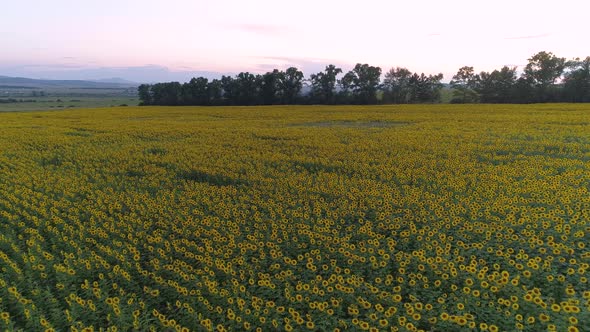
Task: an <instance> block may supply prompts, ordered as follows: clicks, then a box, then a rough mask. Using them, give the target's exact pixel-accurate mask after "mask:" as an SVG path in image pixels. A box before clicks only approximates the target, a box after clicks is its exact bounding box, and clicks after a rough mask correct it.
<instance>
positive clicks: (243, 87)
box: [234, 72, 263, 105]
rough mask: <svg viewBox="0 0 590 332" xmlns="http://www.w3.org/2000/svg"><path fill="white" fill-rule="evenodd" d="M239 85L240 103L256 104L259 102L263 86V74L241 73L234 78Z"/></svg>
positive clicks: (237, 85)
mask: <svg viewBox="0 0 590 332" xmlns="http://www.w3.org/2000/svg"><path fill="white" fill-rule="evenodd" d="M234 81H235V82H236V87H237V96H236V97H237V99H236V101H237V104H238V105H256V104H258V103H259V91H260V87H261V86H262V81H263V79H262V76H260V75H254V74H251V73H249V72H242V73H239V74H238V75H237V76H236V78H235V79H234Z"/></svg>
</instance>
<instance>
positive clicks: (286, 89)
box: [279, 67, 303, 104]
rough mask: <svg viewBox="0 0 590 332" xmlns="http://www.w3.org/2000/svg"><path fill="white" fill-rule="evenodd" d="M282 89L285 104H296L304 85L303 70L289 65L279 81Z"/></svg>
mask: <svg viewBox="0 0 590 332" xmlns="http://www.w3.org/2000/svg"><path fill="white" fill-rule="evenodd" d="M279 86H280V89H281V90H282V92H283V103H284V104H295V103H296V101H297V96H298V95H299V92H301V88H302V87H303V72H301V71H299V70H298V69H297V68H295V67H289V68H287V70H286V71H285V73H284V74H283V75H282V76H281V81H280V83H279Z"/></svg>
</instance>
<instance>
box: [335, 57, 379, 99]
mask: <svg viewBox="0 0 590 332" xmlns="http://www.w3.org/2000/svg"><path fill="white" fill-rule="evenodd" d="M380 78H381V68H379V67H373V66H369V65H368V64H366V63H365V64H360V63H357V64H356V66H354V68H353V69H352V70H351V71H349V72H348V73H346V75H344V77H343V78H342V80H341V84H342V86H343V88H344V87H345V86H346V87H347V88H350V89H351V90H352V93H353V98H354V101H355V102H356V103H359V104H375V103H377V89H378V88H379V83H380V80H381V79H380ZM345 89H346V88H345Z"/></svg>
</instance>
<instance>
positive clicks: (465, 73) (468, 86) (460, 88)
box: [451, 66, 478, 104]
mask: <svg viewBox="0 0 590 332" xmlns="http://www.w3.org/2000/svg"><path fill="white" fill-rule="evenodd" d="M475 83H476V76H475V73H474V71H473V67H468V66H464V67H461V68H459V71H457V73H456V74H455V76H453V79H452V80H451V87H452V88H453V89H454V90H453V100H452V101H451V102H457V103H462V104H465V103H473V102H476V101H477V99H478V98H477V93H476V92H475V90H474V88H475Z"/></svg>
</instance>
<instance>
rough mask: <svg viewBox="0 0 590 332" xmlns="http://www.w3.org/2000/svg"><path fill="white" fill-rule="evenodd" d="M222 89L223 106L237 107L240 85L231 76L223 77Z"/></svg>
mask: <svg viewBox="0 0 590 332" xmlns="http://www.w3.org/2000/svg"><path fill="white" fill-rule="evenodd" d="M221 87H222V89H223V104H225V105H236V104H237V103H238V88H239V87H238V85H237V83H236V80H234V79H233V77H231V76H225V75H223V76H221Z"/></svg>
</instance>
